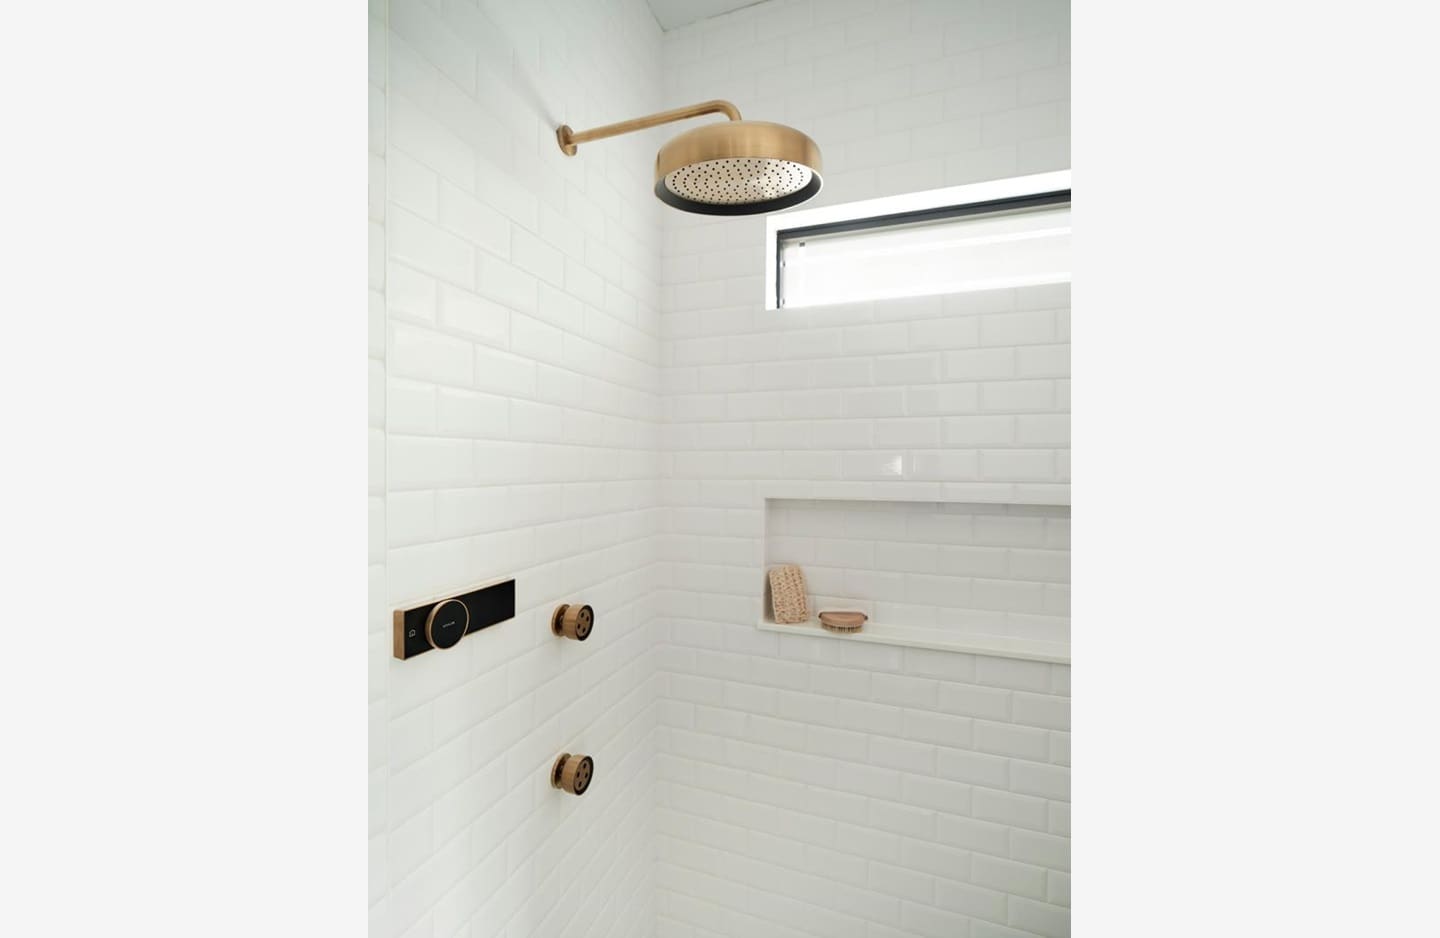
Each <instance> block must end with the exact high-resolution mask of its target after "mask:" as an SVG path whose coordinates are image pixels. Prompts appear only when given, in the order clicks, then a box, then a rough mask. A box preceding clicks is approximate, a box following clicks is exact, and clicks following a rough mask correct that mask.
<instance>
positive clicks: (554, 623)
mask: <svg viewBox="0 0 1440 938" xmlns="http://www.w3.org/2000/svg"><path fill="white" fill-rule="evenodd" d="M594 627H595V610H594V609H591V608H590V607H589V606H581V605H578V604H573V603H572V604H564V605H559V606H556V607H555V611H554V612H553V613H552V614H551V615H550V631H551V632H554V633H555V634H556V635H558V636H560V637H561V638H573V639H575V641H577V642H583V641H585V639H587V638H589V637H590V630H591V629H592V628H594Z"/></svg>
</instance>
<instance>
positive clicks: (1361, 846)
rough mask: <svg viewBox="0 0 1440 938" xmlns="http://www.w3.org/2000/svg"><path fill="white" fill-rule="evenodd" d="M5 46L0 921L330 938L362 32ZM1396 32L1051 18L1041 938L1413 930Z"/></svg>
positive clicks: (1431, 511)
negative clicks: (1052, 524)
mask: <svg viewBox="0 0 1440 938" xmlns="http://www.w3.org/2000/svg"><path fill="white" fill-rule="evenodd" d="M8 14H9V15H8V17H7V22H6V38H7V39H8V40H9V42H7V43H6V45H7V47H8V48H7V49H6V54H5V55H3V56H0V88H3V89H4V91H5V93H6V97H7V107H6V108H5V126H4V135H3V136H4V139H3V142H0V160H3V166H0V180H3V186H4V196H3V199H4V200H3V205H4V214H3V222H0V224H3V229H0V230H3V231H4V238H5V242H6V243H5V245H4V254H3V255H0V256H3V258H4V261H5V263H4V269H5V281H4V282H5V287H6V289H5V311H6V316H5V317H4V327H5V332H4V336H3V342H0V356H3V357H0V381H3V383H4V388H3V390H4V397H3V401H4V407H5V413H6V419H5V424H4V426H5V430H6V436H5V450H6V458H5V459H4V461H3V466H4V469H3V472H4V476H5V477H4V484H3V485H0V493H3V498H4V499H5V506H4V524H3V529H4V533H3V537H4V544H5V547H6V548H7V550H6V559H5V564H4V567H3V569H4V572H5V576H4V582H5V584H6V598H7V600H8V602H7V604H6V606H7V613H8V615H9V623H8V624H9V629H10V636H11V640H10V642H9V644H8V646H7V650H6V653H5V656H4V670H3V674H0V694H3V700H0V714H3V718H4V721H5V746H4V750H3V757H4V761H5V765H6V769H5V773H4V776H3V779H4V783H5V789H6V791H5V796H4V799H3V805H4V807H3V811H4V818H3V830H4V838H3V846H0V850H3V851H4V857H3V859H4V863H5V868H6V885H7V889H6V895H7V898H6V901H5V902H4V903H3V904H0V932H3V933H6V934H17V935H27V936H32V935H73V934H109V933H113V932H119V931H127V930H133V929H134V928H137V927H138V928H142V929H143V930H144V932H145V933H146V934H147V935H162V936H164V935H186V936H189V935H194V934H206V935H237V936H239V935H243V936H246V938H250V936H254V935H305V936H314V935H360V934H363V933H364V929H365V911H366V902H365V838H364V832H365V817H366V811H365V797H366V787H365V772H364V765H365V758H364V748H365V730H364V727H365V706H364V701H365V690H364V684H365V679H366V668H365V662H364V649H365V642H364V629H365V624H364V623H365V620H366V617H365V597H366V582H365V536H366V535H365V498H364V493H365V490H366V486H365V473H366V457H365V423H366V421H365V416H366V384H365V377H366V376H365V370H364V369H365V364H364V363H365V360H366V358H365V353H364V349H365V332H366V322H365V312H364V310H365V308H366V304H365V295H364V286H365V252H366V245H365V210H364V206H365V199H366V184H365V173H366V160H365V152H366V151H365V106H366V104H365V95H364V81H363V77H364V71H365V65H364V60H365V55H366V42H365V35H364V31H365V16H364V11H363V8H360V7H356V6H355V5H353V4H341V3H334V2H331V3H309V4H294V3H269V4H264V3H262V4H258V5H257V4H246V5H228V6H215V5H211V4H195V3H181V2H176V0H170V2H142V3H140V4H125V5H114V4H102V3H95V2H79V3H67V4H63V5H58V6H57V5H47V4H39V3H29V4H24V5H22V6H19V7H16V8H15V9H13V10H10V11H8ZM1434 16H1435V14H1434V12H1433V11H1431V10H1430V9H1428V8H1426V7H1424V6H1423V5H1416V4H1411V3H1400V2H1388V3H1378V4H1370V5H1368V6H1365V7H1363V8H1361V7H1353V6H1351V7H1326V8H1322V7H1317V6H1315V5H1313V4H1301V3H1296V2H1282V3H1274V4H1265V5H1256V4H1253V3H1237V2H1227V3H1221V4H1218V5H1217V4H1210V5H1208V6H1206V7H1204V8H1198V7H1194V8H1184V9H1179V8H1176V7H1173V6H1167V5H1163V4H1162V5H1156V4H1153V3H1139V2H1132V0H1124V2H1113V3H1108V4H1104V5H1099V4H1094V5H1092V4H1084V5H1077V9H1076V10H1075V15H1074V23H1075V33H1074V40H1075V41H1074V60H1075V62H1076V65H1075V69H1074V72H1075V80H1074V88H1075V95H1074V102H1075V105H1074V127H1075V132H1074V141H1075V146H1074V174H1075V182H1076V186H1077V191H1078V192H1080V193H1081V197H1080V198H1079V199H1077V200H1076V202H1075V203H1074V207H1075V216H1074V217H1075V229H1076V245H1077V247H1076V277H1075V284H1074V309H1075V343H1074V355H1075V404H1076V406H1075V416H1074V426H1075V439H1076V446H1075V453H1074V458H1075V463H1074V466H1075V488H1076V491H1077V493H1078V497H1077V499H1076V503H1075V515H1074V518H1075V539H1074V558H1075V565H1074V578H1075V589H1074V621H1075V636H1076V638H1075V682H1074V691H1075V720H1074V723H1075V743H1076V746H1075V770H1074V789H1075V790H1074V804H1075V836H1074V853H1075V873H1074V886H1075V914H1074V934H1075V935H1077V936H1082V938H1083V936H1117V935H1120V936H1128V935H1136V936H1153V935H1157V934H1164V935H1166V936H1190V935H1194V936H1205V938H1211V936H1215V935H1266V936H1273V935H1301V934H1303V935H1347V936H1348V935H1356V934H1374V935H1379V934H1414V933H1416V932H1417V931H1418V930H1423V929H1424V928H1425V927H1427V926H1428V925H1429V924H1431V923H1433V920H1434V919H1433V911H1432V908H1431V905H1432V900H1431V899H1430V895H1431V893H1433V887H1434V879H1433V874H1434V868H1435V863H1434V849H1435V846H1434V845H1435V843H1436V842H1437V836H1440V821H1437V812H1436V809H1435V804H1436V797H1435V792H1436V791H1437V790H1440V779H1437V775H1436V768H1435V762H1436V757H1435V744H1434V739H1435V736H1436V713H1437V709H1436V705H1435V699H1434V698H1435V685H1436V661H1437V654H1436V653H1437V650H1440V649H1437V639H1436V634H1437V628H1436V626H1437V618H1440V617H1437V614H1436V603H1435V593H1434V583H1435V581H1436V571H1437V553H1440V552H1437V550H1436V547H1435V531H1436V530H1437V521H1440V506H1437V486H1436V482H1435V480H1436V479H1437V478H1440V472H1437V470H1440V465H1437V455H1436V432H1435V426H1436V424H1437V420H1436V416H1435V413H1434V410H1435V404H1436V401H1437V399H1440V394H1437V392H1436V387H1435V377H1434V376H1435V374H1436V371H1437V369H1436V357H1437V356H1436V351H1435V349H1436V341H1435V340H1436V338H1437V337H1436V334H1435V333H1436V312H1437V309H1436V300H1435V297H1436V287H1435V284H1434V282H1433V280H1434V271H1435V266H1436V257H1437V250H1436V247H1437V246H1436V233H1435V226H1434V219H1435V218H1436V217H1437V215H1440V212H1437V209H1440V204H1437V190H1436V188H1435V187H1434V186H1433V185H1432V184H1431V182H1432V179H1433V176H1434V172H1435V167H1436V166H1437V165H1440V158H1437V157H1440V153H1437V148H1436V136H1435V122H1434V120H1433V118H1432V116H1431V115H1432V113H1433V100H1432V98H1433V89H1434V88H1435V87H1437V85H1440V74H1437V67H1440V66H1437V59H1436V57H1435V56H1434V55H1433V49H1432V48H1431V45H1432V38H1433V36H1434V35H1435V25H1436V24H1435V23H1434V22H1432V20H1433V18H1434ZM718 93H721V91H720V90H717V94H718Z"/></svg>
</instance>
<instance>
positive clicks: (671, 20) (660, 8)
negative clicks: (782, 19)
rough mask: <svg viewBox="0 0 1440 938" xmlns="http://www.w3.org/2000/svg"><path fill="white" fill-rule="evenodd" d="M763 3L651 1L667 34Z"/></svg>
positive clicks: (740, 0) (750, 0)
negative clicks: (678, 27) (681, 27)
mask: <svg viewBox="0 0 1440 938" xmlns="http://www.w3.org/2000/svg"><path fill="white" fill-rule="evenodd" d="M761 2H763V0H649V3H650V10H651V11H652V12H653V13H654V14H655V19H656V20H658V21H659V22H660V28H661V29H663V30H666V31H667V32H668V31H669V30H672V29H674V28H676V27H677V26H687V25H689V24H690V23H695V22H698V21H700V20H706V19H709V18H710V17H712V16H719V15H720V14H722V13H729V12H730V11H731V10H738V9H740V8H741V7H748V6H754V5H755V4H756V3H761Z"/></svg>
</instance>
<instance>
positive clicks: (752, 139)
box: [555, 101, 822, 215]
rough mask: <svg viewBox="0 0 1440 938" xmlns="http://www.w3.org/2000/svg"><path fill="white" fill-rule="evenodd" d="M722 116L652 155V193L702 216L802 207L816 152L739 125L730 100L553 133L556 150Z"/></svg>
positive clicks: (791, 138) (802, 141) (813, 188)
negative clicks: (724, 119)
mask: <svg viewBox="0 0 1440 938" xmlns="http://www.w3.org/2000/svg"><path fill="white" fill-rule="evenodd" d="M702 114H724V115H725V116H726V117H728V118H730V120H729V122H728V123H724V124H707V125H706V126H704V127H697V128H695V129H694V130H687V131H686V132H685V133H683V134H681V135H680V136H678V137H676V138H675V139H674V140H671V141H670V142H669V143H667V144H665V145H664V146H663V147H661V148H660V152H659V154H658V155H657V156H656V157H655V195H656V197H658V198H659V199H660V201H662V202H664V203H665V204H666V205H669V206H672V207H674V208H678V209H680V210H681V211H685V212H695V213H698V214H701V215H760V214H764V213H766V212H773V211H777V210H779V209H782V208H789V207H790V206H792V205H799V204H800V203H801V202H805V201H807V200H809V199H811V198H813V197H814V196H815V194H816V193H817V192H819V191H820V186H821V183H822V180H821V177H820V168H821V167H820V148H819V147H818V146H816V145H815V141H814V140H811V139H810V138H809V137H807V136H805V135H804V134H803V133H801V132H800V131H798V130H796V129H795V128H793V127H786V126H785V125H784V124H771V123H768V122H766V121H747V120H741V119H740V111H739V110H737V109H736V107H735V105H733V104H731V103H730V102H728V101H705V102H703V103H701V104H693V105H691V106H689V107H682V108H676V109H675V110H673V111H662V112H660V113H659V114H651V115H650V116H648V117H639V118H636V119H635V120H629V121H622V122H621V123H618V124H608V125H606V126H604V127H597V128H595V129H594V130H586V131H582V132H580V133H576V132H575V131H572V130H571V129H570V128H569V126H568V125H564V126H561V127H560V129H558V130H556V131H555V138H556V140H558V141H559V143H560V149H561V150H563V151H564V152H565V153H566V154H567V155H569V156H574V155H575V152H576V150H577V149H578V147H579V145H580V144H582V143H589V142H590V141H591V140H601V139H604V138H605V137H614V136H617V135H619V134H628V133H631V132H633V131H636V130H646V129H648V128H650V127H655V126H658V125H660V124H668V123H671V122H673V121H678V120H685V119H687V118H691V117H699V116H700V115H702Z"/></svg>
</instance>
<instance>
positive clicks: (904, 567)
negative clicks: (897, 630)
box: [757, 419, 1070, 642]
mask: <svg viewBox="0 0 1440 938" xmlns="http://www.w3.org/2000/svg"><path fill="white" fill-rule="evenodd" d="M896 422H902V423H903V419H902V420H897V421H896ZM775 564H798V565H799V566H800V567H801V568H802V569H803V570H804V571H805V581H806V586H807V588H808V590H809V593H810V597H811V601H812V605H813V608H812V610H811V611H812V614H813V613H814V612H818V611H819V610H822V609H827V608H828V609H859V610H861V611H862V612H865V613H866V614H868V615H869V616H870V619H871V620H872V624H873V623H883V624H885V625H890V626H904V627H905V628H907V629H915V630H919V631H920V632H921V633H923V632H926V631H931V632H934V633H936V635H937V636H955V635H1003V636H1009V637H1014V638H1026V639H1038V640H1041V641H1048V642H1069V640H1070V509H1069V507H1068V506H1063V505H980V504H951V503H946V502H903V501H897V502H886V501H859V502H857V501H845V500H835V501H819V500H804V499H767V500H766V502H765V566H766V567H767V568H768V567H771V566H774V565H775ZM757 580H758V578H757ZM763 612H764V614H765V615H767V616H768V615H769V612H770V611H769V610H768V609H766V610H763Z"/></svg>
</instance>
